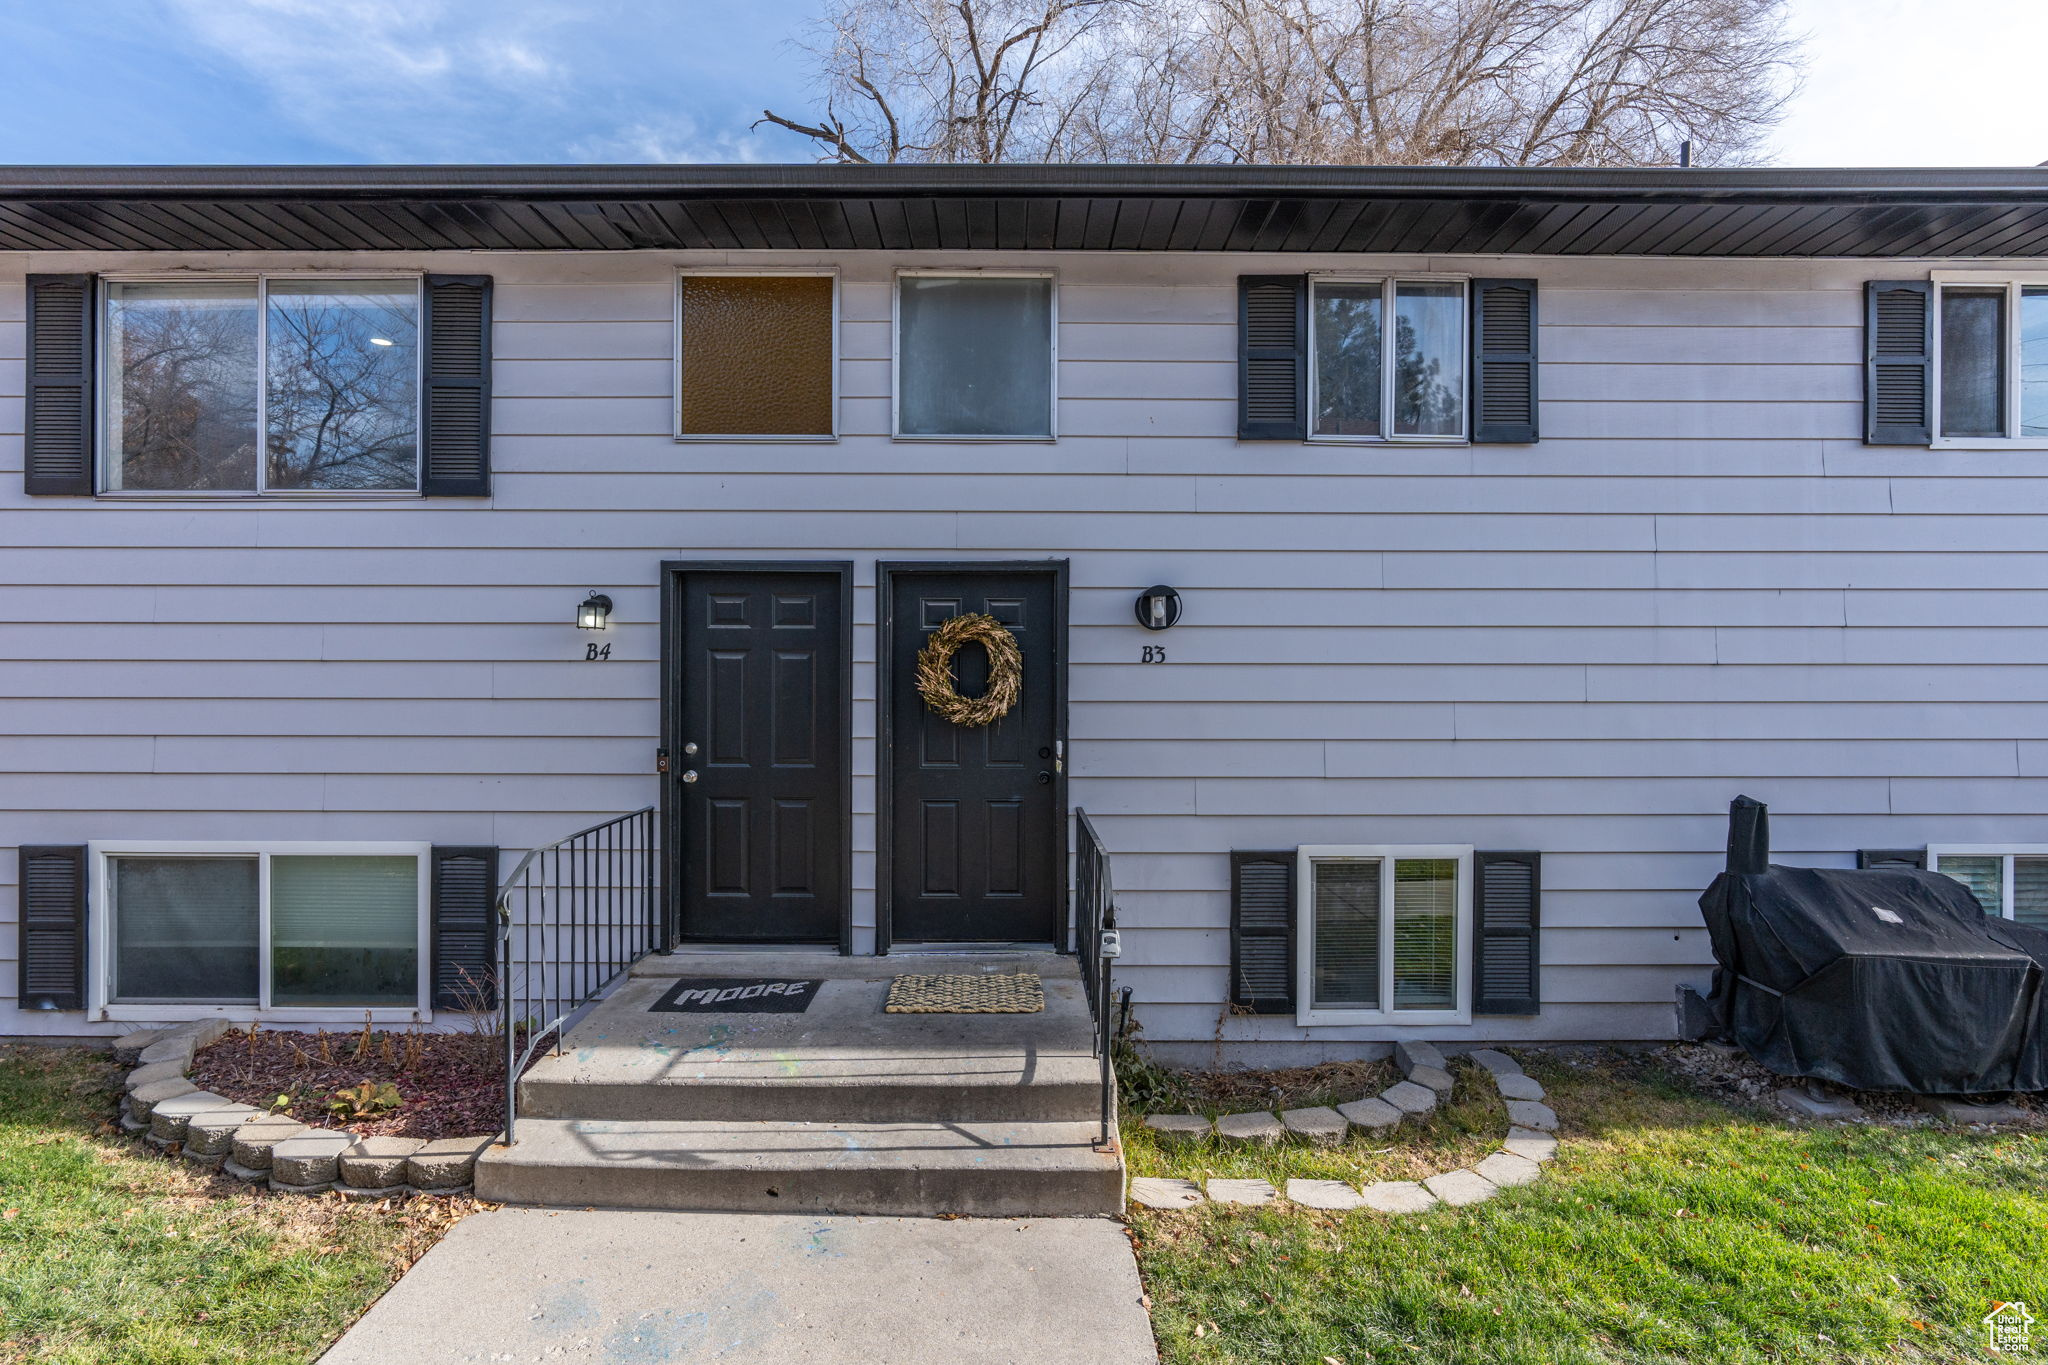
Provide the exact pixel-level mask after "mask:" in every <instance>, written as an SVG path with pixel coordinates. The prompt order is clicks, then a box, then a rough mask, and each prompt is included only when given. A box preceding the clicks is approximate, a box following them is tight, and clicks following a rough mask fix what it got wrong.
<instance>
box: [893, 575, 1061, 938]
mask: <svg viewBox="0 0 2048 1365" xmlns="http://www.w3.org/2000/svg"><path fill="white" fill-rule="evenodd" d="M882 587H883V591H884V592H885V593H886V607H887V617H886V619H885V622H884V632H885V633H884V639H885V640H886V648H887V650H888V697H887V702H886V704H887V706H888V708H889V710H888V716H889V727H888V732H887V734H888V744H887V749H886V752H885V753H884V755H883V761H884V764H885V765H886V774H887V781H886V786H885V789H884V794H883V799H884V801H885V802H886V803H887V807H886V809H887V814H888V825H889V835H888V847H889V871H888V876H887V891H888V897H889V900H888V910H887V915H888V935H889V938H890V939H891V940H892V941H894V942H897V943H915V942H953V943H961V942H982V943H991V942H1030V943H1044V942H1051V941H1052V940H1053V939H1054V938H1055V937H1056V935H1057V932H1058V928H1059V926H1060V925H1061V924H1062V923H1063V922H1064V908H1065V906H1064V898H1063V895H1062V890H1061V878H1060V872H1061V869H1062V867H1063V866H1064V863H1065V857H1064V853H1063V848H1062V841H1061V836H1062V833H1063V830H1064V826H1063V823H1062V818H1061V806H1060V801H1061V794H1062V791H1063V790H1064V786H1065V784H1064V782H1063V781H1062V780H1061V778H1060V761H1059V760H1060V757H1061V755H1060V750H1059V746H1060V741H1061V737H1062V734H1063V732H1064V727H1063V725H1062V723H1061V722H1062V717H1061V708H1062V705H1063V701H1064V691H1065V687H1064V679H1063V677H1062V674H1061V669H1062V667H1063V655H1064V653H1065V649H1064V642H1063V641H1062V640H1061V638H1060V636H1061V634H1062V632H1063V630H1064V627H1065V611H1064V606H1065V603H1064V602H1063V600H1062V591H1061V590H1062V587H1063V579H1062V577H1061V576H1060V573H1059V570H1058V568H1057V567H1056V566H1036V565H1034V566H1028V567H1027V566H1008V565H1005V566H1001V567H990V568H985V569H984V568H980V567H963V566H958V565H948V566H944V567H941V568H937V569H924V568H919V567H916V566H911V565H894V566H889V567H888V569H887V571H886V572H885V573H884V574H883V585H882ZM965 612H986V613H987V614H989V615H990V616H993V617H995V618H996V620H998V621H1000V622H1002V623H1003V624H1004V625H1005V626H1007V627H1008V628H1009V630H1010V632H1011V633H1012V634H1013V635H1015V636H1016V637H1017V643H1018V645H1019V647H1020V649H1021V652H1022V654H1023V659H1024V677H1023V693H1022V696H1021V697H1020V698H1019V700H1018V701H1017V703H1016V705H1015V706H1014V707H1012V708H1011V710H1010V712H1009V714H1007V715H1005V716H1004V717H1003V718H1002V719H1001V720H998V721H996V722H994V723H993V724H991V725H986V726H979V727H968V726H961V725H955V724H953V723H952V722H951V721H948V720H945V719H943V718H942V717H940V716H938V715H936V714H935V713H933V712H932V710H931V709H930V708H929V707H927V706H926V705H925V703H924V698H923V697H922V696H921V695H920V694H919V692H918V690H917V680H916V672H917V654H918V651H919V650H920V649H922V648H923V647H924V644H925V641H926V640H927V639H928V638H929V637H930V635H931V633H932V632H933V631H934V630H937V629H938V628H939V626H940V625H941V624H943V623H944V622H945V621H946V620H947V619H948V618H950V617H954V616H958V615H961V614H962V613H965ZM953 666H954V674H955V676H956V677H957V678H958V679H959V690H960V693H961V695H963V696H969V697H972V696H979V695H980V694H981V692H982V691H983V689H984V688H985V687H986V686H987V682H988V655H987V654H986V653H985V652H984V651H983V650H982V649H981V648H980V647H979V646H975V645H970V646H968V647H966V648H964V649H962V650H961V651H960V652H959V653H958V654H957V655H955V656H954V660H953Z"/></svg>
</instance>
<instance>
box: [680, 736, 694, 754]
mask: <svg viewBox="0 0 2048 1365" xmlns="http://www.w3.org/2000/svg"><path fill="white" fill-rule="evenodd" d="M683 752H684V753H686V754H695V753H696V752H697V741H696V740H694V739H693V740H691V741H690V742H689V743H688V744H685V745H684V746H683Z"/></svg>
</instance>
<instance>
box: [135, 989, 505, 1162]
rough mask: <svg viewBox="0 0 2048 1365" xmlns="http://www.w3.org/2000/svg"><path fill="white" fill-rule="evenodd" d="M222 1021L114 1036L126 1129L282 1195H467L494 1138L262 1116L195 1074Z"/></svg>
mask: <svg viewBox="0 0 2048 1365" xmlns="http://www.w3.org/2000/svg"><path fill="white" fill-rule="evenodd" d="M229 1028H230V1025H229V1024H228V1022H227V1021H226V1020H224V1019H202V1020H195V1021H193V1022H192V1023H187V1024H177V1025H174V1026H170V1027H165V1028H153V1029H138V1030H137V1031H136V1032H134V1033H130V1034H127V1035H125V1036H123V1037H121V1038H117V1039H115V1040H114V1060H116V1061H117V1062H119V1063H121V1064H122V1065H123V1066H127V1067H132V1068H133V1070H131V1071H130V1072H129V1073H128V1079H127V1081H126V1083H125V1085H124V1089H125V1090H126V1092H127V1093H126V1095H125V1096H124V1098H123V1100H122V1105H121V1127H122V1129H123V1130H125V1131H126V1132H129V1133H135V1134H140V1135H142V1136H143V1138H144V1140H145V1141H147V1142H148V1143H149V1144H150V1145H151V1146H152V1147H155V1148H158V1149H159V1150H161V1151H163V1152H165V1153H167V1154H168V1153H173V1152H175V1153H176V1154H177V1155H179V1156H182V1157H183V1158H184V1159H185V1160H187V1161H189V1162H191V1163H192V1164H194V1165H195V1166H199V1167H201V1168H203V1169H205V1170H209V1171H221V1172H224V1173H226V1174H228V1175H231V1176H233V1177H234V1178H235V1179H237V1180H241V1181H246V1182H248V1183H249V1184H259V1183H268V1184H269V1186H270V1188H271V1189H273V1190H277V1191H279V1192H281V1193H286V1194H325V1193H326V1192H327V1191H329V1190H333V1191H335V1192H336V1193H337V1194H340V1195H341V1196H342V1197H343V1198H346V1199H384V1198H388V1197H390V1196H391V1195H395V1194H407V1193H418V1194H462V1193H465V1192H467V1191H468V1189H469V1187H470V1183H471V1181H472V1180H473V1179H474V1178H475V1173H476V1159H477V1157H479V1156H480V1155H482V1154H483V1151H484V1149H485V1148H487V1147H489V1146H490V1145H491V1144H492V1143H494V1142H496V1141H497V1140H498V1137H497V1134H495V1133H492V1134H490V1135H488V1136H484V1137H462V1138H437V1139H435V1140H434V1141H432V1142H425V1141H422V1140H420V1139H419V1138H399V1137H357V1136H356V1135H355V1134H354V1133H349V1132H340V1131H336V1130H333V1129H327V1128H314V1127H310V1126H308V1125H307V1124H303V1123H300V1122H299V1121H298V1120H297V1119H294V1118H287V1117H285V1116H284V1115H282V1114H266V1113H264V1112H263V1111H262V1110H259V1109H257V1108H255V1107H254V1106H253V1105H247V1104H238V1103H236V1102H235V1101H233V1100H230V1099H228V1098H227V1097H226V1096H223V1095H216V1094H214V1093H213V1092H212V1091H210V1090H201V1089H200V1088H199V1087H198V1086H196V1085H194V1084H193V1083H192V1081H191V1078H190V1076H189V1074H188V1073H189V1072H190V1071H191V1070H192V1057H193V1054H194V1053H196V1052H198V1051H199V1049H200V1048H203V1047H205V1046H207V1045H208V1044H209V1043H212V1042H214V1041H215V1040H217V1039H218V1038H220V1037H221V1036H222V1035H223V1034H225V1033H227V1032H228V1031H229Z"/></svg>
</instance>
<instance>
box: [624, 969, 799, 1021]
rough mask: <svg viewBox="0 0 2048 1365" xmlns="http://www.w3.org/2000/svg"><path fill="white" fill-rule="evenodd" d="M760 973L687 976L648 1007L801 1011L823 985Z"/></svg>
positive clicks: (722, 1011) (680, 1011)
mask: <svg viewBox="0 0 2048 1365" xmlns="http://www.w3.org/2000/svg"><path fill="white" fill-rule="evenodd" d="M824 984H825V982H824V980H823V979H822V978H820V979H818V980H815V981H789V980H783V979H781V978H778V977H759V976H686V977H683V978H682V979H681V980H679V981H677V982H676V984H675V985H673V986H671V987H669V989H668V993H667V994H665V995H663V996H662V997H661V999H659V1000H657V1001H655V1002H654V1003H653V1004H652V1005H649V1006H648V1007H647V1008H648V1009H649V1010H660V1011H663V1012H665V1013H669V1014H802V1013H803V1012H804V1011H805V1010H807V1009H809V1008H810V1007H811V1000H812V998H813V997H814V996H816V995H817V993H818V987H820V986H822V985H824Z"/></svg>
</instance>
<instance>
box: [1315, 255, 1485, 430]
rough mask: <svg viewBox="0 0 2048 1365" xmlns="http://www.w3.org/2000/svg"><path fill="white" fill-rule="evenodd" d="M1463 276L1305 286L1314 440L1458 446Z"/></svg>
mask: <svg viewBox="0 0 2048 1365" xmlns="http://www.w3.org/2000/svg"><path fill="white" fill-rule="evenodd" d="M1465 288H1466V283H1465V281H1464V280H1462V279H1456V280H1445V279H1395V278H1371V279H1360V278H1357V277H1350V276H1346V277H1326V276H1317V277H1314V278H1311V279H1310V281H1309V380H1308V382H1309V392H1310V395H1311V404H1310V405H1311V409H1312V411H1313V413H1314V417H1315V425H1314V429H1313V431H1312V432H1311V437H1312V439H1316V440H1325V441H1402V442H1407V441H1420V442H1432V441H1462V440H1464V439H1465V437H1466V426H1465V389H1466V384H1465V354H1466V340H1465V326H1466V321H1465V319H1466V305H1465Z"/></svg>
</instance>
